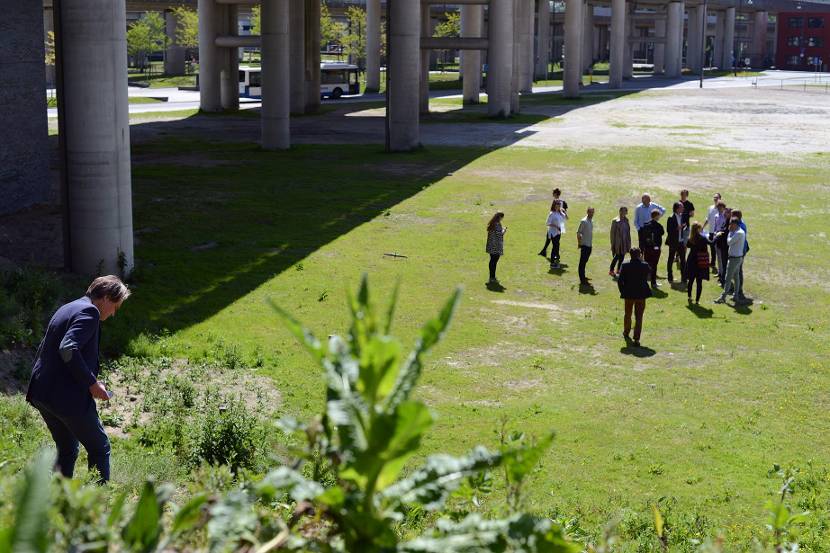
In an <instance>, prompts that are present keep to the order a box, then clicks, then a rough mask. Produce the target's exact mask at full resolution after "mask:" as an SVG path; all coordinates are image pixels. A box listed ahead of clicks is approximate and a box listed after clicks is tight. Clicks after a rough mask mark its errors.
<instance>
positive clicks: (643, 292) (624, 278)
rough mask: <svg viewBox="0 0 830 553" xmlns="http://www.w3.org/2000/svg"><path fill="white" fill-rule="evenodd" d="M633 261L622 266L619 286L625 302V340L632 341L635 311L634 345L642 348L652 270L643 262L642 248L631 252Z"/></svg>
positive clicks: (618, 280) (633, 249) (618, 281)
mask: <svg viewBox="0 0 830 553" xmlns="http://www.w3.org/2000/svg"><path fill="white" fill-rule="evenodd" d="M629 255H630V256H631V259H630V260H629V261H628V262H626V263H623V264H622V268H621V269H620V276H619V278H617V286H618V287H619V289H620V297H621V298H623V299H624V300H625V318H624V319H623V338H625V341H626V343H628V342H629V340H631V337H630V335H629V334H630V332H631V312H632V311H634V345H635V346H637V347H639V346H640V333H641V332H642V330H643V313H645V310H646V298H649V297H651V288H649V286H648V280H649V275H650V273H651V268H650V267H649V265H648V263H646V262H645V261H643V260H642V253H641V252H640V248H632V249H631V250H630V251H629Z"/></svg>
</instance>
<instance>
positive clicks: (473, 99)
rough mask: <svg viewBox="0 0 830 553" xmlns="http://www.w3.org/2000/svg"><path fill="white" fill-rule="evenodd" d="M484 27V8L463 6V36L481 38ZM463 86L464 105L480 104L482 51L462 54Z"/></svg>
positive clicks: (471, 5) (468, 51) (473, 5)
mask: <svg viewBox="0 0 830 553" xmlns="http://www.w3.org/2000/svg"><path fill="white" fill-rule="evenodd" d="M481 27H482V6H481V5H480V4H465V5H463V6H461V36H462V37H470V38H475V37H480V36H481ZM461 84H462V86H463V88H464V90H463V102H464V104H478V102H479V94H480V92H481V51H480V50H464V51H463V52H462V53H461Z"/></svg>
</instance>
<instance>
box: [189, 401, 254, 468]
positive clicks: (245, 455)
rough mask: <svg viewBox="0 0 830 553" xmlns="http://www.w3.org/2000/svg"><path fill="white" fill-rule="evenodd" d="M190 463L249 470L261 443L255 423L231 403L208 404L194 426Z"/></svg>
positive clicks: (243, 411)
mask: <svg viewBox="0 0 830 553" xmlns="http://www.w3.org/2000/svg"><path fill="white" fill-rule="evenodd" d="M197 424H198V426H197V427H196V430H195V433H194V436H193V443H192V450H191V451H192V452H191V455H190V463H191V464H192V465H195V466H198V465H200V464H201V463H207V464H209V465H227V466H229V467H230V468H231V470H232V471H233V472H236V471H238V470H239V469H240V468H248V469H250V468H253V467H254V466H255V459H256V457H257V454H258V452H259V449H260V448H261V447H262V444H263V443H264V441H265V437H264V435H263V432H262V428H261V425H260V424H259V421H258V420H257V419H256V417H254V416H253V415H251V414H250V413H249V412H248V411H247V409H246V408H245V406H244V405H243V404H242V403H241V402H238V401H235V400H227V402H226V403H225V404H220V403H218V402H210V403H208V404H207V405H206V408H205V410H204V411H203V414H202V416H201V417H200V418H199V420H198V422H197Z"/></svg>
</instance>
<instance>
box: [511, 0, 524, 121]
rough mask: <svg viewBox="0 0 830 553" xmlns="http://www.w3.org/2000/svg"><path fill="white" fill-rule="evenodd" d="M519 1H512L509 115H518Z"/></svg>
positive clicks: (519, 70) (520, 42) (520, 39)
mask: <svg viewBox="0 0 830 553" xmlns="http://www.w3.org/2000/svg"><path fill="white" fill-rule="evenodd" d="M520 3H521V0H513V73H512V75H511V77H510V114H511V115H515V114H517V113H519V74H520V72H521V65H522V37H521V31H520V29H519V23H518V19H519V12H520V11H521V6H520Z"/></svg>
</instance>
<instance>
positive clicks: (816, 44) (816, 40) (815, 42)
mask: <svg viewBox="0 0 830 553" xmlns="http://www.w3.org/2000/svg"><path fill="white" fill-rule="evenodd" d="M807 46H812V47H813V48H820V47H822V46H824V40H822V39H821V37H818V36H811V37H810V38H808V39H807Z"/></svg>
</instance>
